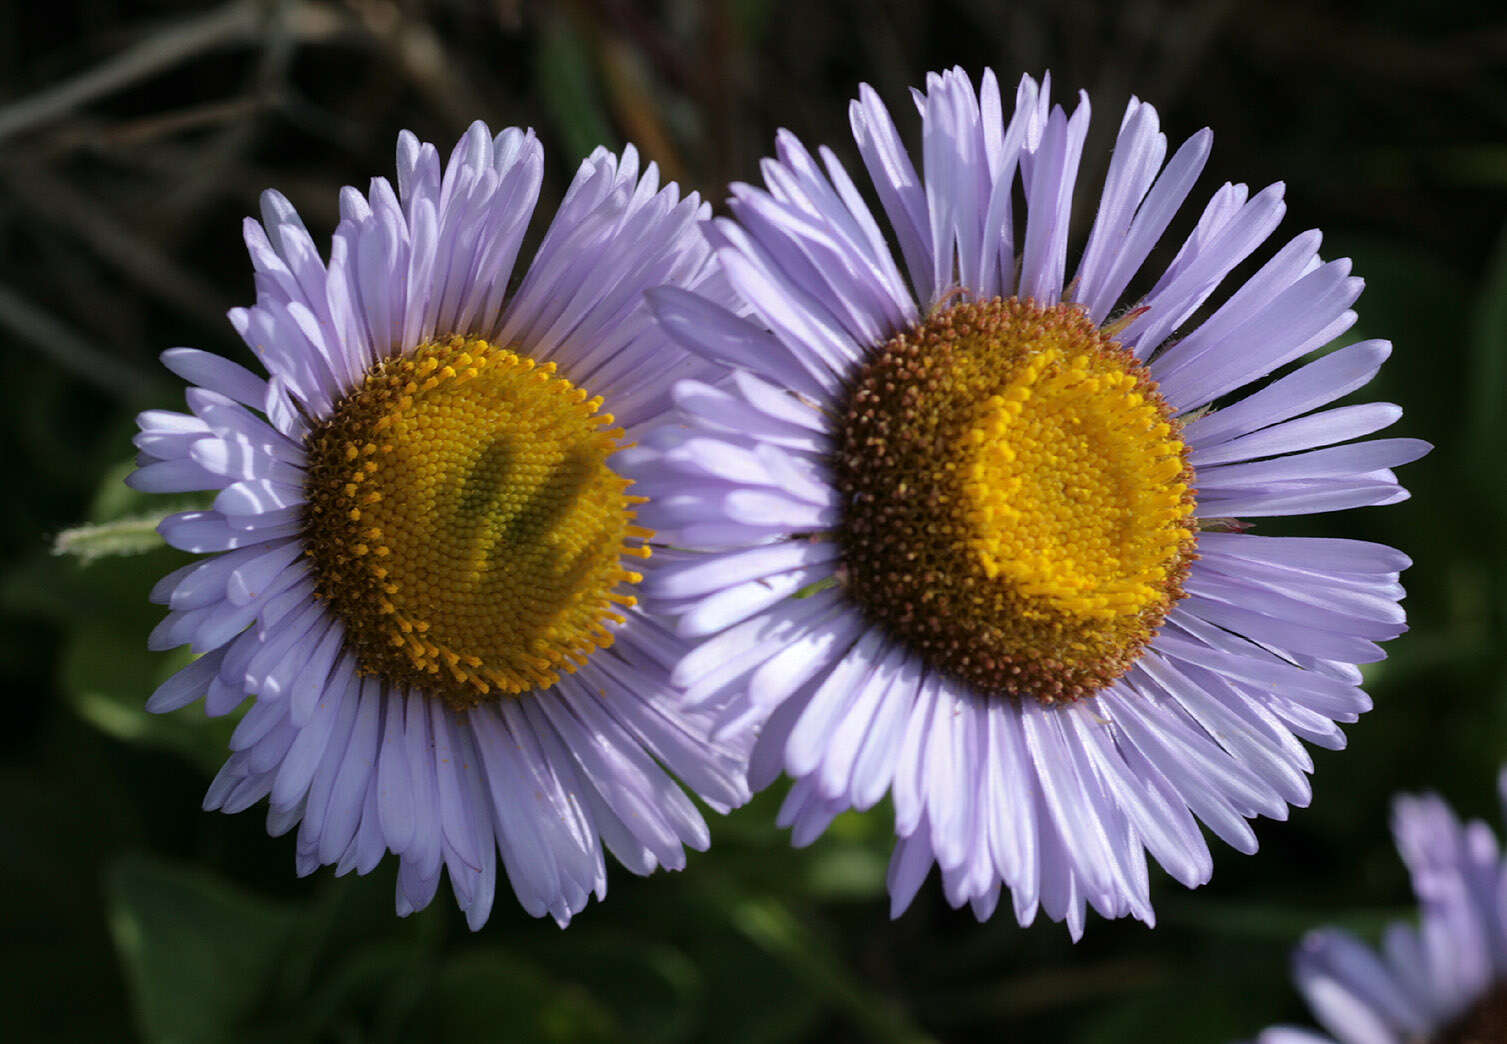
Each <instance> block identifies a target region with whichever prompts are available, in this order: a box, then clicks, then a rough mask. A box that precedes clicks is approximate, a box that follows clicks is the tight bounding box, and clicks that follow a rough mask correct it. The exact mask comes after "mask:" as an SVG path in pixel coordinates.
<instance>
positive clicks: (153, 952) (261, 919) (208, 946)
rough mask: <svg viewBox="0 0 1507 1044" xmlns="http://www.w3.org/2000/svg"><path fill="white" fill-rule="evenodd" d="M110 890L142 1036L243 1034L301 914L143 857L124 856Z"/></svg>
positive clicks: (185, 1040) (187, 1039)
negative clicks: (297, 914)
mask: <svg viewBox="0 0 1507 1044" xmlns="http://www.w3.org/2000/svg"><path fill="white" fill-rule="evenodd" d="M106 892H107V896H108V901H109V907H110V932H111V935H112V936H113V937H114V939H115V947H116V950H117V952H118V953H119V955H120V960H121V963H122V964H123V965H124V966H125V972H126V979H127V981H128V982H129V984H130V988H131V993H132V996H133V998H134V1000H135V1006H136V1017H137V1022H138V1029H139V1030H140V1032H141V1035H142V1036H143V1037H144V1038H145V1039H147V1040H149V1041H154V1042H162V1044H180V1042H181V1044H193V1042H200V1041H205V1042H211V1041H221V1040H226V1041H230V1040H238V1039H242V1038H243V1036H244V1035H243V1034H242V1033H241V1032H239V1030H240V1027H241V1026H242V1025H243V1024H244V1023H245V1022H247V1021H249V1019H250V1017H251V1016H252V1015H253V1014H254V1012H255V1010H256V1008H257V1001H258V999H259V998H260V997H261V996H262V994H263V992H264V990H265V989H266V987H267V985H268V984H269V983H270V981H271V980H272V977H273V975H274V974H275V972H276V970H277V967H278V964H279V958H280V956H281V953H282V950H283V947H284V945H285V943H286V941H287V939H288V937H289V933H290V932H291V931H292V928H293V924H294V912H293V911H292V910H291V909H289V908H288V907H286V906H284V905H282V904H279V903H273V902H269V901H267V900H265V899H261V898H258V897H255V896H252V895H248V894H246V893H244V892H241V891H239V890H237V889H234V888H232V887H230V886H229V885H227V884H225V883H223V882H221V881H218V880H216V879H214V878H212V877H210V876H209V875H207V874H204V873H201V872H199V871H195V870H190V869H186V868H182V867H177V866H173V865H171V864H168V863H165V862H160V861H157V860H154V859H150V858H147V857H144V856H126V857H125V858H123V859H121V860H119V861H118V862H117V863H116V864H115V865H114V867H113V868H112V869H111V871H110V874H109V878H108V881H107V885H106Z"/></svg>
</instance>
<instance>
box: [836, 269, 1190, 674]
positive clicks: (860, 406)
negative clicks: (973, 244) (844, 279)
mask: <svg viewBox="0 0 1507 1044" xmlns="http://www.w3.org/2000/svg"><path fill="white" fill-rule="evenodd" d="M838 436H839V437H838V440H837V441H838V450H837V452H836V454H835V456H834V472H835V474H836V478H837V484H838V487H839V489H840V490H841V491H842V493H843V494H844V515H843V521H842V524H841V526H840V529H839V538H840V539H841V541H842V542H843V549H844V556H843V561H844V576H843V579H844V582H845V583H846V584H847V586H848V588H849V590H850V592H851V594H852V595H853V597H854V598H855V599H856V600H857V601H858V602H859V604H860V605H861V606H862V607H863V608H864V610H865V612H866V614H867V615H869V616H870V617H871V618H873V619H875V621H876V622H878V623H880V624H882V625H883V626H885V627H886V628H887V629H888V630H889V631H890V632H891V633H892V634H893V635H894V636H895V637H896V638H897V639H899V640H901V641H903V642H904V643H906V644H907V645H909V646H910V647H911V648H912V649H913V650H914V651H916V652H917V653H918V654H919V655H921V656H922V658H923V659H924V660H925V661H926V662H927V663H928V665H929V666H931V667H933V668H934V669H937V670H940V671H943V672H945V673H948V674H950V675H952V676H954V677H956V678H958V679H960V680H962V681H963V682H965V683H967V684H968V685H969V686H970V687H971V688H973V689H974V690H975V691H978V692H981V693H983V694H986V695H1012V696H1031V697H1034V698H1036V699H1040V700H1042V701H1045V702H1055V701H1058V700H1064V699H1073V698H1077V697H1080V696H1083V695H1087V694H1089V693H1092V692H1095V691H1097V690H1098V689H1100V688H1102V687H1103V686H1104V685H1106V684H1108V683H1109V682H1110V681H1112V680H1113V679H1115V678H1117V677H1119V675H1121V674H1122V673H1124V672H1125V670H1127V669H1128V668H1129V666H1130V665H1131V664H1132V663H1133V662H1134V661H1135V658H1136V656H1137V655H1138V654H1139V653H1140V651H1141V649H1143V648H1144V647H1145V645H1146V643H1147V642H1149V641H1150V640H1151V638H1152V636H1153V635H1154V634H1155V633H1156V630H1157V628H1158V627H1160V626H1161V623H1162V621H1163V620H1164V619H1165V617H1166V614H1167V612H1168V610H1169V609H1170V608H1171V606H1172V604H1173V603H1174V602H1175V601H1176V600H1177V599H1178V598H1180V597H1181V596H1182V587H1181V585H1182V581H1183V579H1184V577H1185V576H1186V575H1187V571H1188V567H1189V565H1190V564H1191V562H1192V559H1193V556H1194V552H1195V548H1196V526H1195V522H1194V519H1193V506H1194V500H1193V493H1192V471H1191V469H1190V468H1189V466H1188V463H1187V450H1186V447H1185V446H1184V444H1183V441H1182V438H1181V432H1180V428H1179V426H1178V424H1177V422H1176V421H1175V420H1174V419H1173V418H1172V417H1171V415H1170V412H1169V410H1168V408H1167V406H1166V404H1165V402H1164V401H1163V400H1162V398H1161V396H1160V395H1159V394H1158V393H1157V391H1156V386H1155V384H1154V383H1153V382H1152V381H1151V379H1150V376H1149V375H1148V373H1147V372H1146V370H1145V368H1144V367H1142V366H1141V365H1140V364H1139V363H1137V362H1136V360H1135V359H1134V358H1133V357H1132V356H1131V354H1130V353H1129V352H1127V351H1126V350H1125V349H1124V348H1122V347H1121V346H1120V345H1118V344H1116V343H1115V342H1114V341H1113V340H1111V339H1110V338H1109V337H1107V336H1106V335H1105V334H1104V333H1103V332H1101V331H1100V330H1099V329H1098V328H1097V327H1095V326H1094V324H1093V323H1092V322H1091V321H1090V320H1089V319H1088V318H1087V316H1086V315H1085V314H1084V313H1083V311H1082V310H1081V309H1079V308H1078V307H1076V306H1074V305H1055V306H1052V307H1048V308H1043V307H1039V306H1037V305H1035V304H1034V303H1032V302H1030V301H1021V300H1017V299H1010V300H999V299H996V300H992V301H986V302H980V303H973V302H964V303H961V304H956V305H953V306H951V307H948V308H945V309H944V310H942V311H939V312H937V313H935V314H933V315H932V316H931V317H930V318H929V319H928V320H927V321H926V322H925V323H923V324H921V325H920V326H918V327H916V328H914V329H912V330H908V331H906V332H905V333H902V334H900V335H899V336H897V337H896V338H894V339H893V340H891V341H890V342H888V343H887V344H885V345H884V346H882V347H881V348H880V349H879V350H877V351H876V352H875V353H874V355H873V356H872V357H871V359H870V360H869V362H868V363H867V365H866V366H865V367H864V368H863V369H862V370H861V371H860V372H859V373H858V375H857V376H856V378H855V380H854V381H853V382H852V384H851V385H850V387H849V389H848V399H847V402H846V410H845V415H844V417H843V421H842V423H841V424H840V426H839V431H838Z"/></svg>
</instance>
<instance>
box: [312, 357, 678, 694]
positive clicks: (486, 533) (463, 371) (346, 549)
mask: <svg viewBox="0 0 1507 1044" xmlns="http://www.w3.org/2000/svg"><path fill="white" fill-rule="evenodd" d="M601 406H602V400H601V399H600V398H591V397H589V396H588V393H587V392H586V391H585V390H584V389H581V388H577V387H575V386H574V385H572V384H571V383H570V381H568V380H566V379H565V378H563V377H561V376H558V375H557V374H556V373H555V366H554V364H553V363H545V364H543V365H536V364H535V362H534V361H533V360H532V359H529V358H526V357H524V356H520V355H518V354H516V353H514V352H512V351H509V350H507V349H505V348H498V347H495V346H493V345H491V344H488V343H487V342H486V341H482V340H475V339H471V340H468V339H465V338H461V337H455V338H451V339H450V340H448V341H445V342H436V343H431V344H425V345H423V346H421V347H419V348H417V349H416V350H414V351H413V352H412V353H410V354H408V355H404V356H399V357H394V358H390V359H386V360H383V361H382V362H381V363H379V364H378V365H377V366H375V367H374V368H373V369H372V370H371V372H370V373H368V374H367V376H366V379H365V381H364V383H363V384H362V385H361V386H360V387H359V388H357V389H356V390H354V391H353V392H351V393H350V394H349V395H347V396H346V397H345V398H344V399H343V400H341V402H340V403H339V404H338V405H337V406H336V407H335V410H334V412H333V413H332V414H331V415H330V416H329V417H328V418H326V419H325V420H324V421H323V422H322V423H321V424H320V425H319V427H318V428H316V430H315V431H314V432H312V433H311V434H310V435H309V436H308V438H307V440H306V449H307V452H308V465H307V478H306V480H305V496H306V505H305V514H304V533H303V536H304V541H305V543H306V545H307V553H308V555H309V556H310V557H311V558H312V560H313V564H314V575H315V580H316V585H315V586H316V593H317V594H318V596H319V597H320V598H322V599H325V600H326V601H327V602H328V603H329V605H330V607H331V609H332V610H333V611H334V612H335V613H336V614H337V615H338V616H339V617H340V619H341V620H342V621H343V622H344V624H345V631H346V635H345V637H346V641H347V643H348V644H350V645H351V646H352V647H353V648H354V649H355V650H356V654H357V657H358V659H359V661H360V666H361V670H362V671H363V673H367V674H374V675H378V676H381V677H383V678H385V679H386V680H387V681H389V682H391V683H393V684H395V685H411V686H415V687H417V688H420V689H422V690H423V691H425V692H427V693H429V694H431V695H434V696H438V697H440V698H443V699H444V700H445V701H446V702H447V703H449V704H450V705H451V706H452V707H454V708H456V709H464V708H467V707H473V706H476V705H478V704H480V703H482V702H484V701H485V700H487V699H495V698H498V697H501V696H505V695H514V694H519V693H523V692H527V691H531V690H535V689H540V688H544V687H546V686H549V685H551V684H553V683H554V682H555V681H556V680H558V678H559V676H560V673H561V672H562V671H565V672H569V671H573V670H575V668H576V666H577V665H579V664H580V663H583V662H585V660H586V658H587V657H588V656H590V655H591V653H592V652H594V651H595V650H596V649H599V648H603V647H605V646H607V645H610V644H611V643H612V632H611V631H610V630H609V629H608V627H607V624H608V623H609V622H615V623H622V622H623V616H622V615H621V613H620V611H619V610H620V609H621V608H622V607H626V606H631V605H633V604H634V603H635V599H634V598H633V597H632V596H631V595H628V594H624V593H621V592H620V591H619V590H618V588H619V587H620V586H621V585H622V584H625V583H636V582H638V581H639V580H640V579H642V577H641V576H640V575H639V574H638V573H636V572H633V571H631V570H629V569H626V568H624V567H623V565H622V563H621V558H622V556H624V555H631V556H635V557H638V558H647V557H648V556H649V548H648V546H647V545H645V544H644V543H643V541H644V540H646V539H647V538H648V537H650V536H652V533H651V532H650V531H649V530H646V529H643V528H641V527H639V526H635V525H633V522H632V520H633V517H634V512H633V510H632V506H633V505H634V504H636V503H641V502H642V500H643V498H641V497H634V496H630V495H629V494H628V493H627V487H628V485H629V480H627V479H624V478H622V477H620V476H618V475H617V474H615V473H614V472H613V471H612V469H611V468H609V467H608V466H607V458H608V457H609V456H611V454H612V453H614V452H615V451H616V450H618V449H620V448H621V443H620V441H619V440H620V439H621V438H622V436H623V432H622V430H621V429H619V428H614V427H611V425H612V423H613V418H612V415H611V414H605V413H599V412H598V411H599V410H600V409H601Z"/></svg>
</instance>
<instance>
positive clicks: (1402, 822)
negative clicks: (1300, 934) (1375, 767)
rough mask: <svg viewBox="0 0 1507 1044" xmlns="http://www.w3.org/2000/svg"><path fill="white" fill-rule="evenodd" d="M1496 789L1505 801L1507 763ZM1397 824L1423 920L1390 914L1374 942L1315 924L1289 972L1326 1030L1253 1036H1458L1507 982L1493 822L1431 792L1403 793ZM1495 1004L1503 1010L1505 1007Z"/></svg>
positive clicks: (1273, 1040) (1274, 1041)
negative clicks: (1472, 817) (1468, 816)
mask: <svg viewBox="0 0 1507 1044" xmlns="http://www.w3.org/2000/svg"><path fill="white" fill-rule="evenodd" d="M1498 790H1499V792H1500V793H1501V795H1502V799H1503V802H1504V805H1507V772H1504V773H1503V774H1502V775H1501V777H1500V778H1499V780H1498ZM1392 833H1393V835H1394V836H1395V837H1396V839H1397V851H1398V852H1399V853H1400V854H1401V855H1402V859H1403V862H1404V863H1406V864H1407V867H1408V871H1409V872H1410V873H1411V874H1412V878H1413V891H1414V893H1415V894H1416V895H1417V896H1418V908H1419V919H1418V923H1417V924H1416V925H1414V924H1409V923H1402V922H1398V923H1394V924H1392V925H1391V926H1389V927H1388V928H1387V930H1386V932H1385V933H1384V934H1383V936H1382V940H1381V947H1380V949H1379V950H1376V951H1373V950H1372V949H1371V948H1370V947H1368V946H1366V945H1365V944H1364V943H1362V942H1361V941H1360V940H1358V939H1356V938H1355V937H1354V936H1353V935H1351V934H1350V933H1349V932H1346V931H1343V930H1341V929H1338V928H1326V929H1322V930H1319V931H1315V932H1313V933H1311V934H1310V935H1309V936H1308V937H1307V938H1306V939H1304V940H1303V943H1302V945H1301V946H1299V947H1298V949H1297V950H1296V952H1295V953H1294V954H1293V977H1294V978H1295V979H1296V981H1297V984H1298V988H1299V989H1300V990H1301V991H1302V992H1303V996H1304V998H1305V999H1306V1000H1307V1001H1308V1006H1309V1008H1311V1009H1312V1010H1313V1014H1314V1017H1315V1018H1316V1019H1318V1021H1319V1023H1320V1024H1321V1025H1322V1026H1323V1027H1324V1029H1325V1030H1327V1031H1328V1032H1329V1034H1330V1036H1329V1037H1325V1036H1322V1035H1320V1034H1317V1033H1312V1032H1309V1031H1308V1030H1303V1029H1296V1028H1292V1027H1283V1026H1277V1027H1273V1028H1271V1029H1268V1030H1267V1031H1266V1032H1264V1033H1262V1034H1261V1036H1260V1037H1259V1038H1257V1044H1336V1042H1338V1044H1373V1042H1375V1044H1405V1042H1408V1041H1423V1040H1430V1041H1431V1040H1439V1039H1455V1038H1452V1037H1451V1036H1450V1031H1451V1029H1452V1028H1455V1027H1456V1025H1457V1023H1458V1021H1459V1020H1460V1019H1461V1018H1462V1017H1468V1016H1469V1013H1470V1012H1471V1009H1473V1008H1475V1007H1476V1006H1477V1005H1478V1004H1480V1003H1482V1002H1483V1001H1485V999H1486V998H1487V996H1488V995H1489V994H1491V993H1492V991H1493V990H1494V989H1495V990H1497V991H1501V990H1503V989H1507V861H1504V860H1503V859H1502V855H1501V852H1500V851H1499V850H1498V848H1497V839H1496V837H1495V836H1494V835H1493V834H1492V832H1491V828H1490V827H1488V826H1487V825H1486V824H1485V823H1482V822H1480V821H1472V822H1469V823H1462V822H1460V820H1459V819H1458V818H1456V816H1455V814H1454V813H1453V812H1452V811H1451V810H1450V808H1449V806H1448V805H1446V804H1445V803H1444V802H1443V801H1442V800H1441V799H1440V798H1438V797H1437V796H1435V795H1432V794H1430V795H1423V796H1417V797H1408V796H1403V797H1399V798H1397V800H1396V801H1395V802H1394V805H1393V810H1392ZM1499 1009H1500V1010H1498V1012H1497V1014H1498V1017H1500V1016H1501V1014H1503V1013H1504V1012H1507V1006H1499ZM1473 1028H1474V1027H1473ZM1476 1029H1477V1032H1481V1031H1480V1030H1479V1028H1476ZM1504 1030H1507V1027H1504V1026H1502V1025H1500V1024H1497V1025H1496V1026H1495V1032H1496V1033H1498V1034H1499V1033H1502V1032H1503V1031H1504ZM1331 1038H1332V1039H1331ZM1469 1039H1471V1040H1486V1039H1491V1040H1495V1039H1498V1038H1497V1037H1496V1036H1488V1035H1485V1034H1484V1033H1483V1035H1481V1036H1472V1037H1470V1038H1469Z"/></svg>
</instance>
